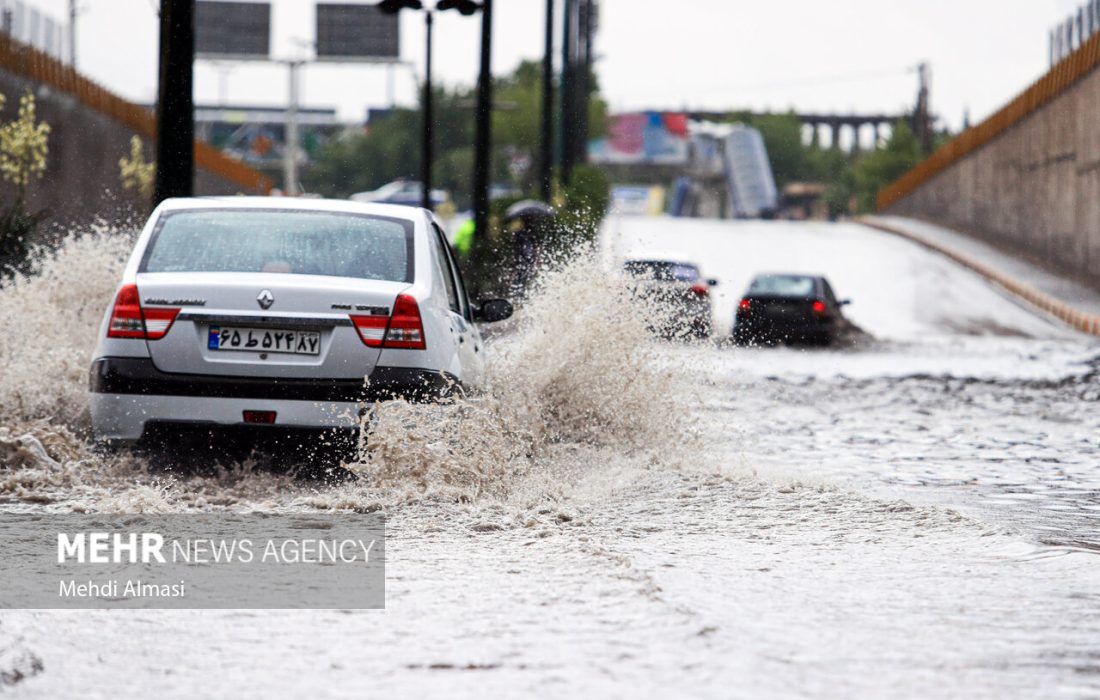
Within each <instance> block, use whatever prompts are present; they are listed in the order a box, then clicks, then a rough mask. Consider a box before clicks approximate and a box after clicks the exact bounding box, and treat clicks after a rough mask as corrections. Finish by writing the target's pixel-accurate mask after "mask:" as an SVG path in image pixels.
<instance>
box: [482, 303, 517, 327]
mask: <svg viewBox="0 0 1100 700" xmlns="http://www.w3.org/2000/svg"><path fill="white" fill-rule="evenodd" d="M514 312H515V309H514V308H513V307H512V302H510V301H508V300H507V299H486V300H485V301H483V302H481V303H480V304H478V305H477V308H476V309H475V310H474V320H475V321H481V322H483V323H496V322H497V321H503V320H504V319H506V318H511V317H512V314H513V313H514Z"/></svg>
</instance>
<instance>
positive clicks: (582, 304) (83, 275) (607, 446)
mask: <svg viewBox="0 0 1100 700" xmlns="http://www.w3.org/2000/svg"><path fill="white" fill-rule="evenodd" d="M129 246H130V239H129V237H126V236H107V235H88V236H82V237H75V238H73V239H70V240H69V241H67V242H66V243H65V245H63V246H62V247H61V248H60V249H59V251H58V252H57V254H56V255H54V256H51V257H49V258H48V259H45V260H44V261H43V262H42V263H41V264H40V265H39V271H38V273H37V274H35V275H33V276H29V277H23V278H20V279H18V280H16V281H15V282H14V283H13V284H12V285H10V286H9V287H8V288H6V289H4V290H2V291H0V323H3V324H4V327H8V328H23V329H25V328H34V329H35V333H33V334H30V335H29V336H28V337H27V338H26V339H25V341H21V342H18V343H10V344H5V345H4V346H3V347H2V348H0V362H2V363H3V366H4V367H5V368H6V369H5V372H4V375H3V378H2V380H0V426H3V428H2V429H0V493H9V494H12V495H14V496H16V498H17V499H19V500H21V501H24V502H26V501H31V502H45V503H50V502H58V501H65V502H69V504H70V506H71V507H75V508H78V509H81V510H89V509H91V510H96V509H108V510H127V509H133V510H157V511H162V510H166V509H171V508H176V509H186V508H193V507H199V508H210V507H234V506H237V505H244V506H247V504H251V505H252V506H255V505H257V504H258V503H263V504H264V507H276V508H278V507H291V508H297V507H303V506H304V507H309V508H353V509H359V508H368V509H369V508H373V507H375V506H376V505H377V504H382V505H385V504H387V503H398V502H406V501H409V500H419V499H424V498H429V499H433V500H444V501H471V500H475V499H479V498H483V497H493V498H501V497H507V496H508V495H509V494H514V493H524V494H526V495H527V496H532V495H533V497H535V498H536V499H537V498H538V492H539V491H540V489H543V490H544V489H551V488H554V487H555V485H559V486H560V483H561V482H562V480H563V479H564V478H567V477H568V474H569V473H570V472H573V471H575V470H583V469H595V468H598V465H601V464H607V463H609V462H611V461H616V460H618V461H621V460H624V459H626V460H630V461H632V462H633V463H636V464H651V463H658V462H659V463H666V464H672V463H674V462H675V454H676V453H677V452H678V451H680V450H682V448H683V446H684V445H685V444H686V443H688V442H690V441H693V440H694V439H695V437H694V432H693V430H692V429H691V427H690V425H689V422H688V420H687V416H688V414H689V411H688V410H686V406H687V402H688V399H689V397H690V396H691V395H692V390H691V389H690V388H689V387H688V386H687V382H686V380H685V379H684V378H683V375H682V373H679V372H678V371H677V368H676V367H674V366H671V365H669V364H668V363H665V362H662V359H661V356H660V350H659V348H658V346H657V344H656V343H654V342H653V339H652V337H651V335H650V333H649V331H648V330H647V323H648V321H649V319H651V318H652V317H653V314H654V313H655V310H654V309H649V308H647V307H646V305H645V304H644V303H642V302H640V301H638V300H637V299H635V298H633V296H632V294H631V292H630V289H629V287H628V286H627V285H626V284H625V283H624V282H623V281H622V280H618V279H615V278H613V277H610V276H609V275H608V274H607V273H606V272H605V271H604V270H603V269H602V268H601V267H600V265H599V263H598V261H597V258H596V256H595V255H592V254H588V253H586V254H581V255H578V256H576V257H574V258H572V259H571V260H570V261H569V262H567V263H562V264H558V265H555V266H554V267H553V269H550V270H547V271H546V272H544V273H543V274H542V275H541V277H540V280H539V282H538V283H537V285H536V287H535V289H534V290H533V292H532V294H531V295H530V298H529V301H528V303H527V304H526V305H525V307H524V308H523V309H522V310H521V313H520V314H519V319H518V321H517V322H516V324H515V326H516V328H515V330H514V332H512V333H510V334H505V335H504V336H503V337H502V338H500V339H498V340H497V341H495V343H493V345H492V347H491V348H490V355H491V356H490V359H489V361H488V368H487V375H488V381H487V385H486V387H485V388H484V390H483V391H481V392H478V393H476V394H473V395H470V396H466V397H461V398H458V399H456V400H454V401H453V402H451V403H447V404H442V405H437V404H428V405H425V404H413V403H408V402H404V401H391V402H386V403H383V404H379V405H376V406H374V407H373V408H372V410H371V411H370V412H369V413H368V414H367V416H366V417H365V418H364V423H363V430H362V436H363V437H362V440H361V445H360V450H359V456H358V458H357V459H356V460H355V461H354V463H352V464H349V465H346V468H347V469H348V471H350V472H351V473H353V474H354V475H356V476H357V477H358V479H355V480H352V481H351V482H349V483H344V484H340V485H335V486H326V487H323V488H321V489H320V490H319V489H318V487H317V484H307V483H302V482H299V481H296V480H294V479H293V478H291V477H288V476H286V475H277V474H272V473H268V472H264V471H263V470H254V469H253V468H252V465H251V464H230V465H224V467H223V468H220V469H219V470H217V473H216V474H215V475H214V476H209V475H207V476H202V475H195V474H191V475H174V474H170V475H166V474H165V473H164V471H163V469H161V468H160V467H159V465H157V464H150V463H149V460H148V459H145V458H141V457H138V456H135V455H133V454H131V453H129V452H123V453H119V454H117V455H104V454H101V453H99V452H97V451H96V450H95V449H93V447H92V445H91V444H90V443H89V442H88V408H87V407H88V401H87V394H86V381H87V380H86V377H87V363H88V357H89V354H90V351H91V348H92V347H93V345H94V343H95V336H96V333H97V332H98V328H99V323H100V320H101V318H102V313H103V309H104V308H105V306H106V305H107V304H108V303H109V301H110V296H111V293H112V292H113V290H114V288H115V285H116V284H117V280H118V277H119V275H120V273H121V269H122V267H123V265H124V262H125V259H126V256H127V254H128V250H129ZM152 459H153V461H155V459H156V458H155V457H153V458H152ZM74 497H76V500H75V501H74Z"/></svg>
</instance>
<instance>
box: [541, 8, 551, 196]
mask: <svg viewBox="0 0 1100 700" xmlns="http://www.w3.org/2000/svg"><path fill="white" fill-rule="evenodd" d="M539 147H540V148H539V190H540V193H541V195H542V201H544V202H549V201H550V197H551V196H553V187H554V0H546V53H545V54H544V55H543V58H542V134H541V137H540V140H539Z"/></svg>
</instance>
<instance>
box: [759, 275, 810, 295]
mask: <svg viewBox="0 0 1100 700" xmlns="http://www.w3.org/2000/svg"><path fill="white" fill-rule="evenodd" d="M814 287H815V285H814V278H813V277H801V276H798V275H767V276H765V277H757V278H756V279H754V280H753V281H752V284H751V285H750V286H749V294H767V295H769V296H777V297H812V296H815V294H816V291H815V289H814Z"/></svg>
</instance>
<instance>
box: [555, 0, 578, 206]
mask: <svg viewBox="0 0 1100 700" xmlns="http://www.w3.org/2000/svg"><path fill="white" fill-rule="evenodd" d="M564 3H565V7H564V15H565V19H564V22H563V25H564V27H563V30H562V39H561V105H560V108H559V109H560V110H561V119H560V122H561V124H560V127H561V174H560V177H561V184H562V185H563V186H568V185H569V180H570V176H571V175H572V173H573V139H574V134H575V128H576V127H575V125H574V111H573V104H574V101H575V100H574V91H575V88H574V82H575V78H576V76H575V74H574V71H573V30H574V27H575V26H576V21H575V20H576V6H577V0H564Z"/></svg>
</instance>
